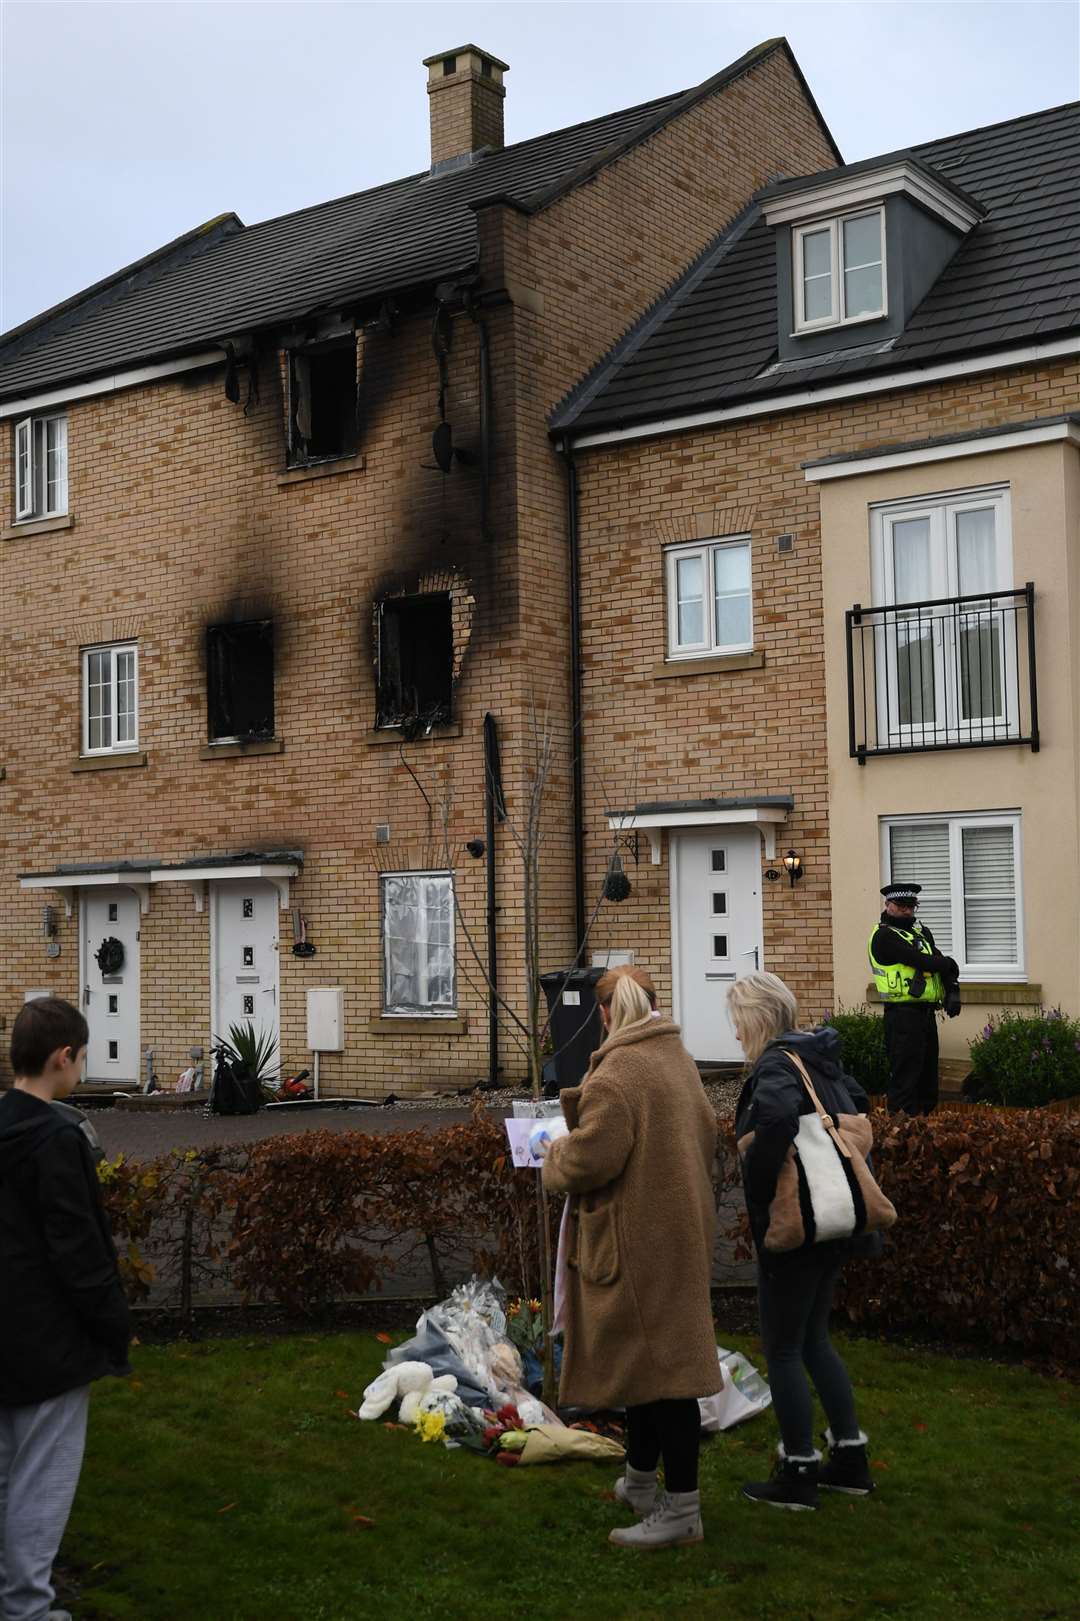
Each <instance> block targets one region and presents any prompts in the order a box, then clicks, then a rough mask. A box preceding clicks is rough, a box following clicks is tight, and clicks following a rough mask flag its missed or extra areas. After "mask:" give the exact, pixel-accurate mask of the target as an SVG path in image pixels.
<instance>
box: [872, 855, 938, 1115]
mask: <svg viewBox="0 0 1080 1621" xmlns="http://www.w3.org/2000/svg"><path fill="white" fill-rule="evenodd" d="M921 890H922V885H921V884H885V885H884V887H883V888H882V891H881V893H882V895H883V896H884V897H885V910H884V911H883V912H882V914H881V921H880V923H879V924H878V926H877V928H876V929H875V930H874V932H873V934H872V935H871V936H870V946H869V951H870V967H871V969H872V970H873V974H874V983H875V985H876V986H877V990H878V995H879V996H880V997H881V999H882V1001H883V1002H884V1003H885V1051H886V1053H887V1054H888V1058H889V1093H888V1097H889V1110H890V1112H891V1113H893V1114H897V1113H899V1112H900V1111H901V1110H902V1111H903V1112H904V1113H906V1114H929V1113H930V1111H931V1109H933V1107H934V1105H935V1104H936V1103H937V1100H938V1034H937V1010H938V1008H940V1007H944V1009H945V1011H946V1013H947V1014H948V1016H949V1018H954V1017H955V1016H956V1014H957V1013H959V1011H960V989H959V984H958V981H959V977H960V970H959V968H958V967H957V965H956V963H955V962H954V961H953V959H952V958H951V957H946V956H944V955H943V954H942V953H941V952H940V951H938V949H937V947H936V946H935V944H934V937H933V935H932V934H931V933H930V930H929V929H925V928H923V926H922V925H921V924H920V923H917V922H916V921H915V910H916V908H917V906H918V904H919V894H920V892H921Z"/></svg>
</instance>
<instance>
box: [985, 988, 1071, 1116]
mask: <svg viewBox="0 0 1080 1621" xmlns="http://www.w3.org/2000/svg"><path fill="white" fill-rule="evenodd" d="M964 1092H965V1095H966V1096H967V1097H970V1098H975V1099H978V1100H980V1101H982V1102H985V1103H1007V1104H1011V1105H1012V1106H1013V1107H1014V1108H1033V1107H1038V1106H1039V1105H1040V1104H1045V1103H1053V1102H1055V1101H1056V1100H1057V1099H1058V1098H1074V1097H1080V1019H1070V1018H1067V1017H1066V1015H1065V1014H1064V1013H1062V1011H1061V1009H1060V1008H1050V1009H1049V1010H1043V1009H1041V1008H1040V1010H1039V1012H1038V1013H1022V1012H1011V1011H1007V1012H1003V1013H998V1014H996V1015H995V1016H994V1017H993V1018H992V1019H988V1020H987V1022H986V1024H985V1025H984V1026H983V1029H982V1032H981V1034H980V1035H978V1036H976V1037H975V1040H974V1041H973V1042H972V1043H971V1075H970V1076H969V1078H968V1080H967V1082H966V1083H965V1086H964Z"/></svg>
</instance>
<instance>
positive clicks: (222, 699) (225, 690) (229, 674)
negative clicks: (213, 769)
mask: <svg viewBox="0 0 1080 1621" xmlns="http://www.w3.org/2000/svg"><path fill="white" fill-rule="evenodd" d="M206 698H207V710H208V716H209V731H210V741H211V742H212V743H245V742H255V741H259V740H264V739H267V738H271V737H273V735H274V622H273V620H272V619H250V620H247V621H245V622H243V623H241V624H236V625H211V626H210V627H209V629H208V630H207V632H206Z"/></svg>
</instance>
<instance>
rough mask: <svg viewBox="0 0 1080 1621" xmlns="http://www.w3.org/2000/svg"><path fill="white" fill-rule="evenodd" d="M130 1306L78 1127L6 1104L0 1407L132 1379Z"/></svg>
mask: <svg viewBox="0 0 1080 1621" xmlns="http://www.w3.org/2000/svg"><path fill="white" fill-rule="evenodd" d="M129 1336H130V1318H129V1313H128V1304H127V1300H126V1298H125V1295H124V1289H123V1285H122V1283H121V1281H120V1274H119V1271H118V1269H117V1264H116V1249H115V1247H114V1245H113V1241H112V1237H111V1235H110V1233H109V1229H108V1226H107V1225H106V1221H105V1212H104V1209H103V1208H102V1203H101V1194H100V1192H99V1189H98V1179H97V1172H96V1170H95V1168H94V1160H93V1155H92V1153H91V1150H90V1147H89V1144H88V1143H87V1141H86V1139H85V1137H84V1136H83V1134H82V1132H81V1131H80V1129H79V1125H78V1123H77V1122H75V1121H73V1120H72V1119H71V1118H70V1116H65V1115H64V1114H62V1113H61V1111H60V1110H59V1109H54V1108H53V1107H52V1105H51V1104H49V1103H44V1102H43V1101H42V1100H41V1099H40V1098H36V1097H34V1096H32V1094H30V1093H28V1092H21V1091H10V1092H5V1093H4V1095H3V1097H0V1406H5V1407H21V1406H25V1405H28V1404H30V1403H32V1402H40V1401H47V1400H48V1399H49V1397H51V1396H60V1395H62V1394H63V1393H64V1392H65V1391H67V1390H76V1389H78V1388H79V1387H80V1386H81V1385H86V1384H89V1383H90V1381H91V1380H92V1379H100V1378H101V1377H102V1375H103V1374H107V1373H126V1372H128V1371H129V1370H128V1366H127V1347H128V1339H129Z"/></svg>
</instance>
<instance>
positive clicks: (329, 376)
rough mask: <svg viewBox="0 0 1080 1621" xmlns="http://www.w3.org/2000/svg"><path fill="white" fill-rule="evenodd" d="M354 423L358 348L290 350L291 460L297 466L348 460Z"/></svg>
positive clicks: (335, 346)
mask: <svg viewBox="0 0 1080 1621" xmlns="http://www.w3.org/2000/svg"><path fill="white" fill-rule="evenodd" d="M358 443H359V433H358V428H357V420H356V342H355V339H350V340H349V342H348V343H335V344H329V345H326V346H325V347H320V348H310V349H294V350H292V352H291V353H290V355H289V459H290V461H292V462H294V463H297V464H298V465H301V466H303V465H306V464H307V463H308V462H317V461H330V460H332V459H333V458H334V457H335V456H352V455H354V454H355V452H356V448H357V444H358Z"/></svg>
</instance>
